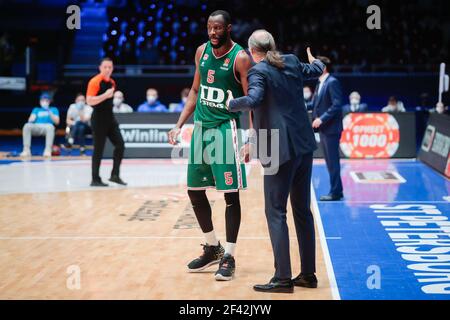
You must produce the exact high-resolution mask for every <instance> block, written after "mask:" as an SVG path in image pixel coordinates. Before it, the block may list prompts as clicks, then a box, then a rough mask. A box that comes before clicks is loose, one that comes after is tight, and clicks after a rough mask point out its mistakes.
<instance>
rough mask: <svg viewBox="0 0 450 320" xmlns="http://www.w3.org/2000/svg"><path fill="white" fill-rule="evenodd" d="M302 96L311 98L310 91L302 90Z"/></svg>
mask: <svg viewBox="0 0 450 320" xmlns="http://www.w3.org/2000/svg"><path fill="white" fill-rule="evenodd" d="M303 97H304V98H305V99H306V100H308V99H309V98H311V92H310V91H303Z"/></svg>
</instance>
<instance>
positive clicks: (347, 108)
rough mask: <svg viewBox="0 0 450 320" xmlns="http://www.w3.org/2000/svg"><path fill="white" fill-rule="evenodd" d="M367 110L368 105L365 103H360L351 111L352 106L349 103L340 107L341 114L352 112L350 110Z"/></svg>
mask: <svg viewBox="0 0 450 320" xmlns="http://www.w3.org/2000/svg"><path fill="white" fill-rule="evenodd" d="M368 110H369V107H368V106H367V104H365V103H360V104H359V108H358V110H356V111H352V108H351V106H350V105H349V104H346V105H345V106H343V107H342V114H344V115H345V114H347V113H352V112H367V111H368Z"/></svg>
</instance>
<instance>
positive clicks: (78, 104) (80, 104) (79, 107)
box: [75, 101, 84, 109]
mask: <svg viewBox="0 0 450 320" xmlns="http://www.w3.org/2000/svg"><path fill="white" fill-rule="evenodd" d="M75 105H76V106H77V108H78V109H83V107H84V102H81V101H80V102H77V103H76V104H75Z"/></svg>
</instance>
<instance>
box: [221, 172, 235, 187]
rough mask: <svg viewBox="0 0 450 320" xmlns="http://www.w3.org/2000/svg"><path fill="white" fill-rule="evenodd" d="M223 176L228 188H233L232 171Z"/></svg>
mask: <svg viewBox="0 0 450 320" xmlns="http://www.w3.org/2000/svg"><path fill="white" fill-rule="evenodd" d="M223 175H224V177H225V184H226V185H227V186H231V185H232V184H233V172H231V171H228V172H224V173H223Z"/></svg>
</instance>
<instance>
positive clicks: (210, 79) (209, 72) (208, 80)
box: [206, 70, 216, 83]
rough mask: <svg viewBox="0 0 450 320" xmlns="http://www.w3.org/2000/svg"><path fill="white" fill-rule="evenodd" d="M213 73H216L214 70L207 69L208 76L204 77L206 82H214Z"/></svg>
mask: <svg viewBox="0 0 450 320" xmlns="http://www.w3.org/2000/svg"><path fill="white" fill-rule="evenodd" d="M215 73H216V71H215V70H208V76H207V77H206V82H208V83H214V74H215Z"/></svg>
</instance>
